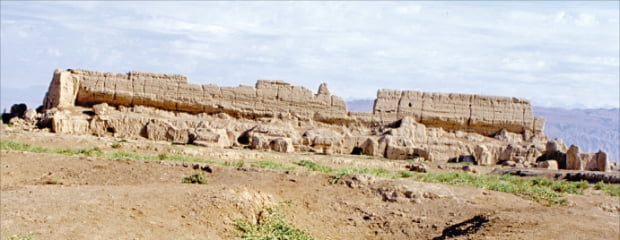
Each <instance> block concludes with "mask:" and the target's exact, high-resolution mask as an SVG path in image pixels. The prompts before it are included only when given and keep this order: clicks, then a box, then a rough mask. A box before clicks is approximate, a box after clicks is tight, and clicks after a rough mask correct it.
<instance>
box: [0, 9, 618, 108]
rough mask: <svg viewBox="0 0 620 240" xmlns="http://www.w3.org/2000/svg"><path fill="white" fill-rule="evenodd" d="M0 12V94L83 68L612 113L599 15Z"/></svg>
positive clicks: (353, 94)
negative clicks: (1, 88) (470, 97)
mask: <svg viewBox="0 0 620 240" xmlns="http://www.w3.org/2000/svg"><path fill="white" fill-rule="evenodd" d="M1 4H2V8H1V10H2V14H1V20H2V21H1V23H2V29H1V30H2V41H1V44H2V51H1V54H2V62H1V63H2V69H3V71H2V73H1V74H2V84H3V85H5V84H6V85H7V86H12V85H22V84H24V83H29V84H32V85H45V84H47V83H48V82H49V78H50V76H51V72H52V71H53V69H55V68H77V67H80V68H94V69H95V70H102V71H113V72H126V71H130V70H140V71H155V72H167V73H181V74H185V75H188V76H189V78H190V81H191V82H194V83H216V84H220V85H238V84H252V83H253V82H254V81H255V80H256V79H260V78H266V77H270V78H277V79H284V80H286V81H289V82H291V83H295V84H300V85H304V86H306V87H309V88H312V89H314V88H316V86H318V84H319V83H320V82H328V83H329V85H330V88H331V91H332V92H333V93H335V94H337V95H340V96H342V97H344V98H347V99H351V98H373V97H374V94H375V91H376V90H377V89H379V88H398V89H419V90H424V91H441V92H468V93H481V94H487V95H510V96H518V97H527V98H530V99H532V100H533V102H536V103H544V104H551V105H555V106H566V107H570V106H572V105H574V104H581V105H584V106H585V105H587V106H616V107H617V106H618V105H619V103H618V102H617V99H618V88H619V86H618V85H619V84H620V83H618V82H619V81H617V79H618V77H619V75H620V74H619V73H618V72H619V70H618V68H619V67H618V65H619V64H618V55H619V51H620V50H619V49H620V46H619V43H618V42H619V38H620V37H619V35H620V33H618V31H617V29H618V21H617V19H618V18H619V17H618V11H617V10H609V6H607V5H605V4H606V3H596V4H589V3H584V4H580V5H571V4H565V3H560V2H557V3H556V2H553V3H528V4H521V3H504V2H497V3H490V4H464V5H463V4H458V3H454V2H415V3H414V4H412V3H411V2H244V3H243V4H241V3H236V2H232V3H229V2H187V3H182V4H176V3H172V2H153V3H148V4H144V3H143V2H141V3H132V2H98V3H89V4H85V5H75V4H73V3H72V2H63V3H57V2H26V3H17V2H8V3H7V2H5V1H3V2H2V3H1ZM583 6H585V7H583ZM66 12H72V13H73V14H66ZM614 19H615V20H614ZM20 34H21V35H20ZM20 36H21V38H20ZM37 49H39V51H37ZM43 49H44V50H43ZM13 59H23V60H24V61H22V62H19V63H18V62H17V61H15V60H13ZM24 66H31V67H30V68H29V70H30V71H24ZM13 79H20V80H21V79H24V81H15V80H13ZM597 83H599V84H597ZM532 85H535V86H536V87H535V88H536V89H541V90H539V91H538V90H536V91H534V90H532ZM351 86H355V87H351ZM571 86H580V87H587V88H588V91H587V92H597V93H599V94H595V95H594V96H585V95H584V94H581V92H586V91H582V90H580V89H576V88H571ZM557 89H561V91H556V90H557ZM550 91H552V92H554V93H557V94H553V95H551V96H544V97H542V96H541V95H544V94H545V93H546V92H550ZM577 91H579V93H577ZM614 97H615V98H614ZM541 99H542V100H541ZM566 99H575V100H574V101H572V100H571V101H567V100H566ZM609 99H612V100H609ZM614 101H615V102H614Z"/></svg>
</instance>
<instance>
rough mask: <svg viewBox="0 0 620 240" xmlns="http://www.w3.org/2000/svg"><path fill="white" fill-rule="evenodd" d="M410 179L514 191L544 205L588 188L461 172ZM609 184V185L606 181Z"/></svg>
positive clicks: (563, 201) (562, 201) (563, 200)
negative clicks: (567, 194) (566, 194)
mask: <svg viewBox="0 0 620 240" xmlns="http://www.w3.org/2000/svg"><path fill="white" fill-rule="evenodd" d="M413 179H415V180H418V181H422V182H433V183H445V184H450V185H457V186H473V187H479V188H484V189H489V190H493V191H499V192H507V193H513V194H515V195H517V196H521V197H524V198H527V199H531V200H534V201H537V202H540V203H542V204H544V205H547V206H552V205H565V204H567V203H568V202H567V200H566V197H565V195H564V193H571V194H583V191H584V190H585V189H587V188H588V187H590V185H589V184H588V183H587V182H585V181H581V182H568V181H553V180H548V179H545V178H540V177H534V178H521V177H517V176H511V175H502V176H493V175H486V176H477V175H472V174H467V173H461V172H451V173H414V176H413ZM606 185H608V184H606Z"/></svg>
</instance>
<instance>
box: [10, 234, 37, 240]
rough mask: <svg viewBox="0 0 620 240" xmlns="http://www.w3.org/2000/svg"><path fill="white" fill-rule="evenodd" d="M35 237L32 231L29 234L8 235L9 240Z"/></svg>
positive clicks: (27, 239) (29, 239) (25, 239)
mask: <svg viewBox="0 0 620 240" xmlns="http://www.w3.org/2000/svg"><path fill="white" fill-rule="evenodd" d="M33 237H34V234H32V233H28V234H13V235H11V236H9V237H7V238H6V239H7V240H32V239H33Z"/></svg>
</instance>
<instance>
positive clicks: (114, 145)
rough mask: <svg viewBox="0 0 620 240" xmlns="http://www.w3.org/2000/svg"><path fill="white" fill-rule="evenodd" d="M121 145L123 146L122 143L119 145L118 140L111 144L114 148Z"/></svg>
mask: <svg viewBox="0 0 620 240" xmlns="http://www.w3.org/2000/svg"><path fill="white" fill-rule="evenodd" d="M121 147H123V145H121V144H120V143H118V142H115V143H113V144H112V148H114V149H117V148H121Z"/></svg>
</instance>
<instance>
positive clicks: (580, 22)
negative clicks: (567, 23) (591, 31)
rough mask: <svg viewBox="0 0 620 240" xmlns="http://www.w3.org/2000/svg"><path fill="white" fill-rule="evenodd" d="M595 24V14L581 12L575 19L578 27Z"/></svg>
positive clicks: (596, 22) (596, 21)
mask: <svg viewBox="0 0 620 240" xmlns="http://www.w3.org/2000/svg"><path fill="white" fill-rule="evenodd" d="M597 24H598V20H596V16H594V15H591V14H587V13H581V14H579V17H578V18H577V19H575V25H577V26H580V27H591V26H594V25H597Z"/></svg>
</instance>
